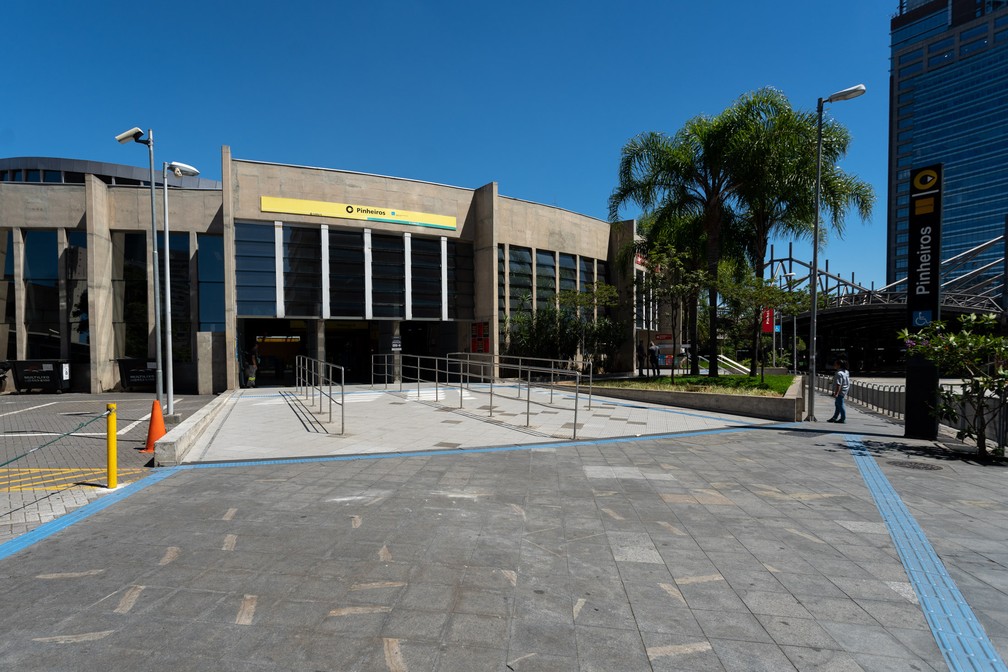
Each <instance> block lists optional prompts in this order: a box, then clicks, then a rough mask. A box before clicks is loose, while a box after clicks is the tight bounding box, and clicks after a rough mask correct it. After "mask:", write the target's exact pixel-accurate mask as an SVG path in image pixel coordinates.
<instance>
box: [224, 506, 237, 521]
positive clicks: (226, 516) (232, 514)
mask: <svg viewBox="0 0 1008 672" xmlns="http://www.w3.org/2000/svg"><path fill="white" fill-rule="evenodd" d="M236 513H238V509H228V510H227V513H225V514H224V515H223V516H222V517H221V520H232V519H233V518H234V517H235V514H236Z"/></svg>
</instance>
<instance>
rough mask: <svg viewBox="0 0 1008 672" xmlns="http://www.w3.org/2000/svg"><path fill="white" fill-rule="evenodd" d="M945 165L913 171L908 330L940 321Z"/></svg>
mask: <svg viewBox="0 0 1008 672" xmlns="http://www.w3.org/2000/svg"><path fill="white" fill-rule="evenodd" d="M941 196H942V164H940V163H936V164H935V165H933V166H927V167H925V168H917V169H916V170H912V171H910V222H909V234H910V235H909V244H910V246H909V248H907V257H908V259H907V261H908V264H909V269H908V271H907V327H908V328H909V329H910V331H918V330H920V328H921V327H926V326H927V325H928V324H930V323H932V322H934V321H936V320H938V319H940V317H941V315H940V310H941V308H940V305H941V304H940V298H941V297H940V289H941V202H942V198H941Z"/></svg>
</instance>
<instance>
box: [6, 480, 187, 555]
mask: <svg viewBox="0 0 1008 672" xmlns="http://www.w3.org/2000/svg"><path fill="white" fill-rule="evenodd" d="M177 471H178V467H168V468H165V469H157V470H156V471H154V473H152V474H151V475H150V476H146V477H144V478H141V479H140V480H139V481H134V482H133V483H130V484H129V485H126V486H123V487H122V488H117V489H116V490H115V491H114V492H110V493H109V494H107V495H105V496H103V497H101V498H100V499H96V500H95V501H93V502H89V503H87V504H85V505H84V506H82V507H80V508H79V509H74V510H73V511H71V512H70V513H67V514H64V515H62V516H60V517H59V518H56V519H54V520H50V521H49V522H47V523H42V524H41V525H39V526H38V527H36V528H35V529H33V530H31V531H29V532H26V533H24V534H22V535H21V536H20V537H17V538H16V539H11V540H10V541H7V542H4V543H3V544H0V560H3V559H4V558H8V557H10V556H12V555H14V554H15V553H17V552H19V551H22V550H24V549H26V548H28V547H29V546H31V545H33V544H35V543H38V542H39V541H42V540H43V539H45V538H47V537H51V536H52V535H54V534H56V533H57V532H59V531H60V530H64V529H66V528H68V527H70V526H71V525H73V524H74V523H77V522H79V521H81V520H84V519H85V518H88V517H90V516H93V515H94V514H96V513H98V512H99V511H104V510H105V509H107V508H108V507H110V506H112V505H113V504H115V503H116V502H119V501H122V500H123V499H125V498H126V497H129V496H130V495H132V494H134V493H137V492H140V491H141V490H143V489H144V488H146V487H148V486H151V485H154V484H155V483H157V482H159V481H163V480H164V479H166V478H168V477H169V476H171V475H172V474H174V473H175V472H177Z"/></svg>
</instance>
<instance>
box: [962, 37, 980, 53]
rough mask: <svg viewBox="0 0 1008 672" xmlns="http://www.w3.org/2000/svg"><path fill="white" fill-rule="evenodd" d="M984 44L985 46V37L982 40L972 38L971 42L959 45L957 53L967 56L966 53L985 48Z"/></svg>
mask: <svg viewBox="0 0 1008 672" xmlns="http://www.w3.org/2000/svg"><path fill="white" fill-rule="evenodd" d="M986 46H987V39H986V38H984V39H982V40H974V41H973V42H970V43H969V44H964V45H962V46H961V47H959V55H960V56H968V55H970V54H972V53H975V52H977V51H980V50H981V49H983V48H985V47H986Z"/></svg>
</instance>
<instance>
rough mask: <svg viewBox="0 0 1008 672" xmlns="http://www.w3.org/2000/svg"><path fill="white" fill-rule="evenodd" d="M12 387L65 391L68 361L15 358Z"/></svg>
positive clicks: (41, 390) (67, 380)
mask: <svg viewBox="0 0 1008 672" xmlns="http://www.w3.org/2000/svg"><path fill="white" fill-rule="evenodd" d="M10 363H11V364H12V366H11V370H12V371H13V372H14V387H15V388H17V391H18V392H30V391H31V390H39V391H40V392H57V393H59V392H66V391H67V390H69V389H70V362H68V361H66V360H63V359H15V360H13V361H12V362H10Z"/></svg>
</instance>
